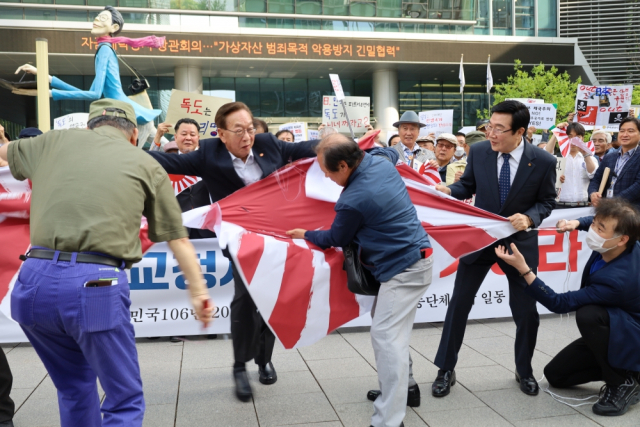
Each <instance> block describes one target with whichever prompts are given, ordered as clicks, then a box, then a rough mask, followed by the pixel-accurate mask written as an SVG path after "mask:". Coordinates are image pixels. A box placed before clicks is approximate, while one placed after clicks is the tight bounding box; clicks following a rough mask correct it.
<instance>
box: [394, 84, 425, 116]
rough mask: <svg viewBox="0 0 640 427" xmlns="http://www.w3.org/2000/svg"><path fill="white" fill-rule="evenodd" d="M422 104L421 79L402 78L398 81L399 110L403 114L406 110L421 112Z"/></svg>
mask: <svg viewBox="0 0 640 427" xmlns="http://www.w3.org/2000/svg"><path fill="white" fill-rule="evenodd" d="M420 108H421V105H420V81H419V80H402V81H399V82H398V112H399V113H400V115H402V114H403V113H404V112H405V111H416V112H419V111H420Z"/></svg>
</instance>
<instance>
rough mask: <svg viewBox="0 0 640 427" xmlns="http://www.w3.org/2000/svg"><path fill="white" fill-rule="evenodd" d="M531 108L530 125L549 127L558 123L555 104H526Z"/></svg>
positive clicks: (537, 127)
mask: <svg viewBox="0 0 640 427" xmlns="http://www.w3.org/2000/svg"><path fill="white" fill-rule="evenodd" d="M525 105H526V106H527V108H528V109H529V117H530V119H529V126H533V127H534V128H536V129H545V130H546V129H549V128H551V127H553V126H555V125H556V107H554V106H553V104H525Z"/></svg>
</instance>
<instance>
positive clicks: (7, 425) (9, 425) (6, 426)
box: [0, 420, 13, 427]
mask: <svg viewBox="0 0 640 427" xmlns="http://www.w3.org/2000/svg"><path fill="white" fill-rule="evenodd" d="M0 427H13V420H8V421H3V422H1V423H0Z"/></svg>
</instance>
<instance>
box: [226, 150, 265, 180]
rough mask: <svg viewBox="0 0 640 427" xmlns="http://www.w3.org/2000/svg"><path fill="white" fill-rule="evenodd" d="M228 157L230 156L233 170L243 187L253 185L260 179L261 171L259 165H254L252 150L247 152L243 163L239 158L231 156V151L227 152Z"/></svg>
mask: <svg viewBox="0 0 640 427" xmlns="http://www.w3.org/2000/svg"><path fill="white" fill-rule="evenodd" d="M229 155H230V156H231V162H232V163H233V169H235V171H236V173H237V174H238V176H239V177H240V179H241V180H242V182H244V185H249V184H253V183H254V182H256V181H259V180H260V178H262V169H260V165H258V163H256V159H255V158H254V156H253V149H251V151H249V156H248V157H247V161H246V162H243V161H242V159H241V158H239V157H236V156H234V155H233V154H231V151H229Z"/></svg>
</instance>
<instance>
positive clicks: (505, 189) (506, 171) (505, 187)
mask: <svg viewBox="0 0 640 427" xmlns="http://www.w3.org/2000/svg"><path fill="white" fill-rule="evenodd" d="M510 158H511V154H508V153H503V154H502V159H503V162H502V168H501V169H500V178H499V179H498V189H499V190H500V206H502V205H504V201H505V200H507V196H508V195H509V189H510V188H511V168H510V167H509V159H510Z"/></svg>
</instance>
